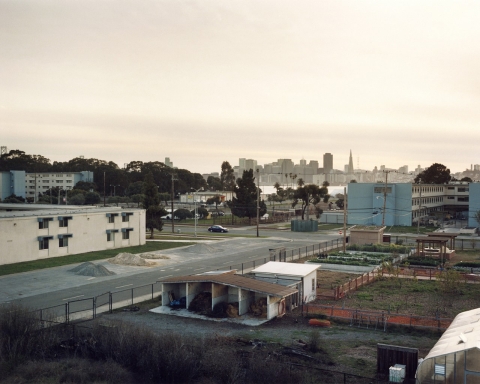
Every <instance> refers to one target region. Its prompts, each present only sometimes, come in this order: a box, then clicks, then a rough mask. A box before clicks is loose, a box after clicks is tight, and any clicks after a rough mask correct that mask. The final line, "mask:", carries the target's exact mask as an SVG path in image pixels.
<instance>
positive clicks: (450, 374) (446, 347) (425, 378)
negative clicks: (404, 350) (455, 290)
mask: <svg viewBox="0 0 480 384" xmlns="http://www.w3.org/2000/svg"><path fill="white" fill-rule="evenodd" d="M416 383H417V384H420V383H422V384H427V383H428V384H430V383H432V384H440V383H448V384H460V383H462V384H463V383H468V384H480V308H477V309H473V310H471V311H466V312H462V313H460V314H458V315H457V316H456V317H455V319H454V320H453V322H452V324H451V325H450V327H448V329H447V330H446V331H445V333H444V334H443V335H442V337H441V338H440V339H439V340H438V342H437V343H436V344H435V346H434V347H433V348H432V350H431V351H430V352H429V353H428V355H427V356H426V357H425V359H424V360H423V361H422V362H421V363H420V364H419V365H418V368H417V374H416Z"/></svg>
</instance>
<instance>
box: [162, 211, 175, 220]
mask: <svg viewBox="0 0 480 384" xmlns="http://www.w3.org/2000/svg"><path fill="white" fill-rule="evenodd" d="M161 219H162V220H172V214H171V213H169V214H168V215H165V216H162V217H161ZM175 220H178V217H177V216H175Z"/></svg>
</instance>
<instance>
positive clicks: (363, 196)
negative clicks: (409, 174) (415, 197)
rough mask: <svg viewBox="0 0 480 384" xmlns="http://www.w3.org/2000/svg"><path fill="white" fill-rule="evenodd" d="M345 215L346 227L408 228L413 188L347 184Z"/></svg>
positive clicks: (410, 218)
mask: <svg viewBox="0 0 480 384" xmlns="http://www.w3.org/2000/svg"><path fill="white" fill-rule="evenodd" d="M385 188H386V191H385ZM384 208H385V209H384ZM347 214H348V219H347V222H348V224H362V225H378V226H380V225H387V226H392V225H407V226H410V225H412V184H406V183H401V184H400V183H399V184H395V183H388V184H387V185H386V187H385V184H381V183H350V184H348V211H347Z"/></svg>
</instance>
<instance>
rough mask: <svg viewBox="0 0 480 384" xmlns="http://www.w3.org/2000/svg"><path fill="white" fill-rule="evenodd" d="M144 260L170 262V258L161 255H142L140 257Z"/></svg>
mask: <svg viewBox="0 0 480 384" xmlns="http://www.w3.org/2000/svg"><path fill="white" fill-rule="evenodd" d="M138 256H140V257H141V258H142V259H151V260H160V259H161V260H169V259H170V257H168V256H166V255H159V254H158V253H142V254H140V255H138Z"/></svg>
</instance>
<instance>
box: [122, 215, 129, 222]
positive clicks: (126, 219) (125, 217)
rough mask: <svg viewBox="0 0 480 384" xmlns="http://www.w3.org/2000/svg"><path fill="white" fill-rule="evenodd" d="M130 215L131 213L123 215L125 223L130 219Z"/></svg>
mask: <svg viewBox="0 0 480 384" xmlns="http://www.w3.org/2000/svg"><path fill="white" fill-rule="evenodd" d="M129 217H130V216H129V215H125V216H122V222H123V223H127V222H129V221H130V219H129Z"/></svg>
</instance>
